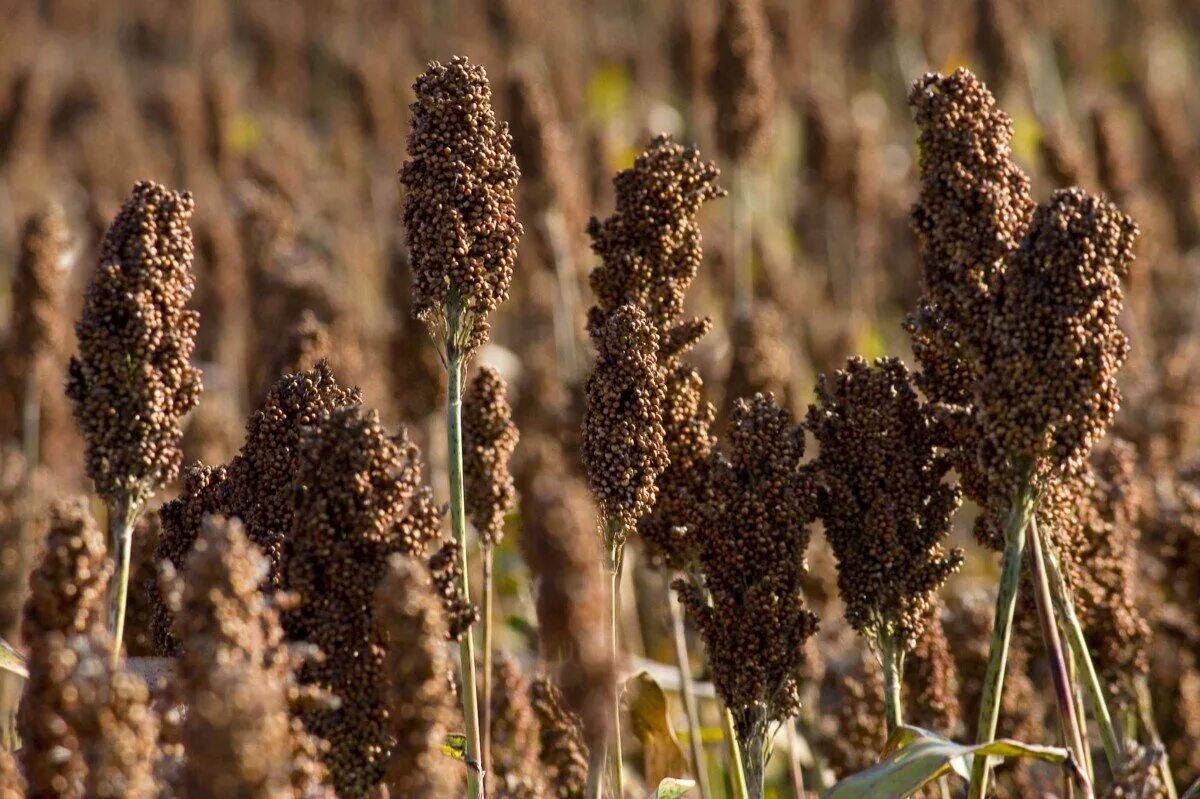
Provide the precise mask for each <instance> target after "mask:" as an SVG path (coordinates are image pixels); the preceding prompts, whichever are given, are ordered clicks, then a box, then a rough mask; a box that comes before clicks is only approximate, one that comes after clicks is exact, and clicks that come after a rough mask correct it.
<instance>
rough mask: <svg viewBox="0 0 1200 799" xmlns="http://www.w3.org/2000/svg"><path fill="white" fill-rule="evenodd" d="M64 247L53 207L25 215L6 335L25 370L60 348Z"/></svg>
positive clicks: (63, 230) (58, 215) (64, 230)
mask: <svg viewBox="0 0 1200 799" xmlns="http://www.w3.org/2000/svg"><path fill="white" fill-rule="evenodd" d="M68 245H69V239H68V235H67V225H66V220H65V219H64V217H63V212H62V209H61V208H60V207H59V206H57V205H52V206H50V207H49V208H47V209H46V210H44V211H41V212H39V213H36V214H34V215H33V216H31V217H30V218H29V219H28V220H27V221H26V222H25V226H24V228H22V230H21V244H20V254H19V255H18V257H17V262H16V264H15V268H14V269H13V274H12V318H11V319H10V320H9V330H10V331H11V333H10V335H11V336H12V337H13V339H14V340H15V341H16V342H17V343H18V348H19V351H20V355H21V360H22V361H23V362H24V364H23V365H24V367H25V368H26V369H34V368H36V367H37V366H38V365H39V361H41V360H42V359H43V358H44V356H46V355H47V354H50V353H52V352H54V351H55V350H56V349H57V348H58V347H59V346H60V345H61V344H62V341H63V338H64V332H65V331H64V330H63V327H64V326H65V325H64V320H63V318H62V305H63V290H64V289H65V281H64V278H65V276H66V270H65V266H66V264H65V259H66V256H67V247H68Z"/></svg>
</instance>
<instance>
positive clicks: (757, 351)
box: [725, 299, 792, 406]
mask: <svg viewBox="0 0 1200 799" xmlns="http://www.w3.org/2000/svg"><path fill="white" fill-rule="evenodd" d="M787 341H788V333H787V322H786V320H785V319H784V316H783V314H782V313H781V312H780V310H779V308H778V306H776V305H775V303H773V302H771V301H770V300H764V299H759V300H756V301H755V303H754V307H753V308H748V309H744V310H740V311H736V312H735V313H734V315H733V319H732V321H731V323H730V325H729V350H730V355H731V357H730V361H729V373H728V374H727V375H726V377H725V397H726V399H727V400H729V401H730V402H732V401H733V400H735V399H738V398H741V397H753V396H754V395H755V394H772V395H774V396H776V397H779V401H780V403H781V404H783V405H785V406H786V405H789V404H790V403H789V397H790V396H791V394H792V363H791V352H790V351H789V349H788V345H787Z"/></svg>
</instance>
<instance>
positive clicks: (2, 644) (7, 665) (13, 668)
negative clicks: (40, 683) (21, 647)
mask: <svg viewBox="0 0 1200 799" xmlns="http://www.w3.org/2000/svg"><path fill="white" fill-rule="evenodd" d="M0 669H3V670H4V671H10V672H12V673H13V674H15V675H17V676H18V677H25V678H28V677H29V669H27V668H26V667H25V657H24V656H23V655H22V654H21V653H20V652H18V651H17V650H15V649H13V648H12V647H11V646H9V645H8V641H5V640H4V639H3V638H0Z"/></svg>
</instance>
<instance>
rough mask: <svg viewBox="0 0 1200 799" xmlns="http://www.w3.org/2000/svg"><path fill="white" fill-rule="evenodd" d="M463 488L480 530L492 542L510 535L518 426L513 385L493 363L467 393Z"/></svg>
mask: <svg viewBox="0 0 1200 799" xmlns="http://www.w3.org/2000/svg"><path fill="white" fill-rule="evenodd" d="M462 414H463V438H464V441H463V486H464V494H465V501H466V508H467V515H468V516H469V517H470V519H471V522H472V524H474V525H475V529H476V530H477V531H478V532H479V535H480V537H481V538H482V539H483V541H484V543H485V544H486V545H488V546H495V545H496V544H498V543H500V539H501V538H503V536H504V516H505V514H507V513H508V511H509V509H511V508H512V504H513V495H514V489H513V479H512V473H511V472H510V471H509V462H510V461H511V460H512V454H513V451H514V450H515V449H516V448H517V439H518V437H519V436H518V433H517V427H516V425H514V424H513V419H512V408H511V407H509V404H508V385H507V384H506V383H505V382H504V378H503V377H501V376H500V373H499V372H498V371H496V369H495V368H493V367H491V366H483V367H480V369H479V372H478V373H477V374H476V375H475V379H473V380H472V381H471V383H470V385H469V386H467V390H466V392H465V393H464V395H463V410H462Z"/></svg>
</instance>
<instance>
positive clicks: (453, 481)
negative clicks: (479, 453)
mask: <svg viewBox="0 0 1200 799" xmlns="http://www.w3.org/2000/svg"><path fill="white" fill-rule="evenodd" d="M462 361H463V359H462V355H461V353H460V351H459V350H458V348H457V347H455V346H454V345H453V343H449V342H448V345H447V347H446V370H447V372H448V373H449V374H448V380H447V382H448V384H449V385H448V391H447V394H448V397H447V401H446V440H447V445H448V446H447V453H446V454H447V459H448V460H449V464H450V526H451V528H452V530H453V533H454V540H455V541H456V542H457V544H458V553H459V559H460V562H459V566H460V571H461V572H462V577H461V584H460V586H459V587H460V589H461V591H462V595H463V596H464V597H469V596H470V595H471V593H470V583H469V579H468V576H467V574H468V572H467V522H466V512H465V509H464V504H463V503H464V499H463V457H462V377H463V375H462V373H463V362H462ZM458 657H459V666H460V669H461V671H462V675H461V677H462V698H463V719H464V721H465V722H466V728H467V756H468V757H470V758H472V759H473V760H474V761H475V762H476V763H482V761H481V760H480V756H481V754H482V747H481V746H480V737H479V700H478V695H477V693H476V687H475V633H474V630H472V629H471V628H469V627H468V628H467V630H466V631H465V632H463V634H462V638H460V639H459V642H458ZM483 776H484V775H483V774H481V773H479V772H476V771H475V769H467V797H468V799H484V797H486V795H487V789H486V788H485V786H484V781H483Z"/></svg>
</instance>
